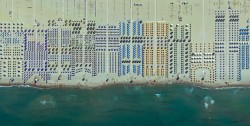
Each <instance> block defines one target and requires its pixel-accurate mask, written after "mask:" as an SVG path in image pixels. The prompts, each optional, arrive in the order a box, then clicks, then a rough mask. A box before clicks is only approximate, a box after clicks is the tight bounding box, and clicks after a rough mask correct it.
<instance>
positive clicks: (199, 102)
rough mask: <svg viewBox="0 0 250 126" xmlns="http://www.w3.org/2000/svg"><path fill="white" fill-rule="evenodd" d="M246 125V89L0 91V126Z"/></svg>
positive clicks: (249, 108)
mask: <svg viewBox="0 0 250 126" xmlns="http://www.w3.org/2000/svg"><path fill="white" fill-rule="evenodd" d="M45 125H46V126H49V125H51V126H74V125H82V126H89V125H91V126H203V125H204V126H212V125H218V126H242V125H246V126H249V125H250V89H249V88H235V89H234V88H233V89H223V90H218V89H201V88H199V87H194V86H185V85H171V86H128V85H127V86H114V87H105V88H99V89H92V90H90V89H36V88H32V87H2V88H0V126H45Z"/></svg>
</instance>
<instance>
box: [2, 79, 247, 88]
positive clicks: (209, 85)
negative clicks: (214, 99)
mask: <svg viewBox="0 0 250 126" xmlns="http://www.w3.org/2000/svg"><path fill="white" fill-rule="evenodd" d="M171 85H186V86H194V87H198V88H202V89H231V88H247V87H249V88H250V84H248V83H241V84H215V83H214V84H202V83H195V82H188V81H166V82H161V83H158V82H133V83H128V82H118V83H104V84H93V85H91V84H88V85H87V84H84V85H83V84H75V85H67V84H0V88H1V87H31V88H38V89H90V90H92V89H100V88H107V87H115V86H171Z"/></svg>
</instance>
